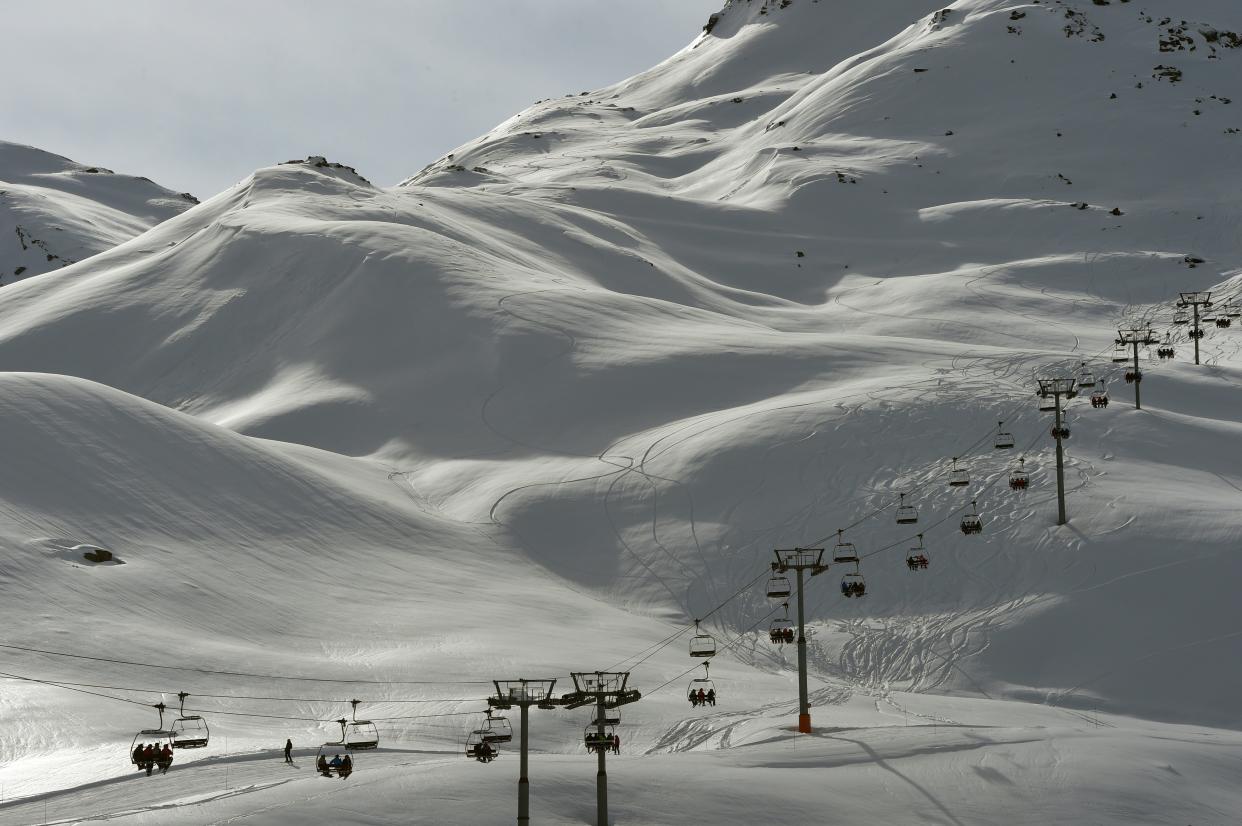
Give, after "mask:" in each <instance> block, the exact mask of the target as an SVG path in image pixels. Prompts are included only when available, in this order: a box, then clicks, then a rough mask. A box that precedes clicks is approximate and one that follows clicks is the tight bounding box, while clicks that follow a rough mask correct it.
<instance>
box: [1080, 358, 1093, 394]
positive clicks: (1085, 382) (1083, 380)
mask: <svg viewBox="0 0 1242 826" xmlns="http://www.w3.org/2000/svg"><path fill="white" fill-rule="evenodd" d="M1081 368H1082V369H1081V370H1080V371H1079V373H1078V386H1079V387H1084V388H1086V389H1088V390H1090V389H1091V388H1092V387H1095V374H1094V373H1092V372H1091V371H1090V370H1088V369H1087V363H1086V362H1085V361H1084V362H1082V363H1081Z"/></svg>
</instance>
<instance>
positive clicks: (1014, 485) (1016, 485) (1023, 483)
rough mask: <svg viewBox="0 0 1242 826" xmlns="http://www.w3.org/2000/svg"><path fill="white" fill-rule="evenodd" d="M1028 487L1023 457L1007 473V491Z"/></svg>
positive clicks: (1028, 479)
mask: <svg viewBox="0 0 1242 826" xmlns="http://www.w3.org/2000/svg"><path fill="white" fill-rule="evenodd" d="M1097 392H1099V391H1097ZM1030 486H1031V474H1029V473H1027V472H1026V458H1025V457H1024V458H1021V459H1019V460H1018V466H1017V467H1016V468H1014V469H1013V470H1012V471H1010V473H1009V489H1010V490H1026V489H1027V488H1029V487H1030Z"/></svg>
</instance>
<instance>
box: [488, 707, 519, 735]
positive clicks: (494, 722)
mask: <svg viewBox="0 0 1242 826" xmlns="http://www.w3.org/2000/svg"><path fill="white" fill-rule="evenodd" d="M482 730H483V731H485V732H487V734H485V735H484V740H486V741H487V742H488V743H508V742H509V741H511V740H512V739H513V726H512V725H510V724H509V719H508V718H507V717H505V716H504V715H503V714H493V713H492V710H491V709H490V708H489V709H488V710H487V720H485V721H484V723H483V727H482Z"/></svg>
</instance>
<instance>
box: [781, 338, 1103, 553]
mask: <svg viewBox="0 0 1242 826" xmlns="http://www.w3.org/2000/svg"><path fill="white" fill-rule="evenodd" d="M1110 349H1111V346H1110V347H1108V348H1105V349H1104V350H1101V351H1100V353H1098V354H1096V356H1092V357H1091V358H1092V359H1094V358H1097V357H1098V356H1099V355H1101V354H1103V353H1105V352H1107V351H1108V350H1110ZM1025 405H1026V403H1025V402H1023V403H1022V404H1021V405H1019V406H1018V407H1016V408H1014V409H1013V410H1011V411H1010V412H1009V414H1008V415H1007V416H1006V417H1005V418H1004V419H1002V420H1001V421H1011V420H1012V419H1013V417H1014V416H1016V415H1018V414H1019V413H1021V412H1022V410H1023V409H1024V408H1025ZM995 432H996V428H994V427H989V428H988V430H987V431H986V432H985V433H984V434H983V435H982V436H980V437H979V438H978V439H976V440H975V441H974V442H973V443H972V444H971V445H969V446H968V447H967V448H966V449H965V450H964V451H963V452H961V453H959V454H958V455H957V458H958V459H968V458H970V457H971V456H972V455H973V454H974V452H975V451H976V450H977V449H978V448H979V447H980V446H982V445H983V444H985V443H986V442H987V441H988V440H989V439H991V438H992V435H993V434H994V433H995ZM1028 449H1029V448H1028ZM933 484H935V482H934V481H933V480H930V479H929V480H928V481H926V482H923V483H921V484H916V485H914V486H913V487H911V488H910V489H909V490H908V491H906V495H907V496H909V495H911V494H913V493H916V492H917V491H920V490H922V489H923V488H926V487H929V486H931V485H933ZM897 504H898V502H889V503H888V504H887V505H882V506H881V507H878V508H875V509H874V510H872V511H871V512H869V513H867V514H866V515H865V516H862V517H860V518H859V519H857V520H855V521H854V522H852V523H850V524H849V525H845V526H844V527H842V528H841V529H840V530H842V531H848V530H852V529H854V528H856V527H858V526H859V525H861V524H862V523H864V522H866V521H867V520H869V519H874V518H875V517H877V516H879V515H880V514H882V513H884V512H885V511H887V510H888V509H889V508H892V507H893V506H894V505H897ZM834 535H835V534H828V535H827V536H823V537H820V538H819V539H816V540H814V541H812V542H807V543H805V545H804V547H808V548H809V547H815V546H816V545H820V544H823V543H824V542H827V541H828V540H829V539H832V537H833V536H834Z"/></svg>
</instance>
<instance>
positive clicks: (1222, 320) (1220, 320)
mask: <svg viewBox="0 0 1242 826" xmlns="http://www.w3.org/2000/svg"><path fill="white" fill-rule="evenodd" d="M1216 326H1217V327H1232V326H1233V320H1232V319H1231V318H1229V316H1225V315H1220V316H1217V317H1216Z"/></svg>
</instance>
